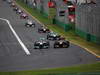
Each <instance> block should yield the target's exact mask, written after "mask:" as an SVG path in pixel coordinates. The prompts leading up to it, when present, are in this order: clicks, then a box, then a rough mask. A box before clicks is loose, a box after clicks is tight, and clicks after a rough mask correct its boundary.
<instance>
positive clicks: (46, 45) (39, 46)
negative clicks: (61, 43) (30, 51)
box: [34, 40, 50, 49]
mask: <svg viewBox="0 0 100 75" xmlns="http://www.w3.org/2000/svg"><path fill="white" fill-rule="evenodd" d="M49 47H50V43H49V41H46V40H39V41H36V42H35V43H34V49H48V48H49Z"/></svg>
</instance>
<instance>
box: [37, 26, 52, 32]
mask: <svg viewBox="0 0 100 75" xmlns="http://www.w3.org/2000/svg"><path fill="white" fill-rule="evenodd" d="M38 32H39V33H49V32H50V30H49V29H48V28H46V27H43V26H42V27H40V28H38Z"/></svg>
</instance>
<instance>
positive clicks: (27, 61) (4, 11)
mask: <svg viewBox="0 0 100 75" xmlns="http://www.w3.org/2000/svg"><path fill="white" fill-rule="evenodd" d="M0 18H4V19H7V20H9V21H10V23H11V25H12V27H13V29H14V30H15V31H16V33H17V35H18V36H19V38H20V39H21V41H22V42H23V43H24V44H25V46H26V47H27V48H28V50H29V52H30V55H27V54H26V53H25V51H24V50H23V48H22V47H21V45H20V44H19V42H18V40H17V39H16V37H15V36H14V34H13V33H12V31H11V29H10V28H9V26H8V24H7V22H6V21H3V20H0V71H19V70H31V69H42V68H54V67H65V66H73V65H78V64H87V63H94V62H96V59H97V58H96V57H95V56H94V55H92V54H90V53H88V52H87V51H85V50H84V49H82V48H80V47H79V46H76V45H73V44H71V46H70V47H69V48H66V49H54V48H53V43H54V42H53V41H51V42H50V43H51V47H50V48H49V49H40V50H39V49H34V47H33V45H34V41H36V40H38V39H39V38H40V37H46V34H39V33H38V32H37V28H38V27H39V26H41V25H40V24H39V23H37V22H36V21H35V20H34V22H35V23H36V28H27V27H25V26H24V24H25V22H26V20H23V19H20V16H19V15H18V14H16V13H15V12H14V11H13V10H12V8H11V7H10V6H9V4H8V3H7V2H3V1H2V0H0ZM29 18H30V19H32V18H31V17H29Z"/></svg>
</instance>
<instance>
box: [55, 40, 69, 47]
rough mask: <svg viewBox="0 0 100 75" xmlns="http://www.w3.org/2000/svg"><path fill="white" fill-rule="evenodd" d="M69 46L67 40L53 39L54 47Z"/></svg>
mask: <svg viewBox="0 0 100 75" xmlns="http://www.w3.org/2000/svg"><path fill="white" fill-rule="evenodd" d="M69 46H70V43H69V41H66V40H59V41H55V43H54V48H68V47H69Z"/></svg>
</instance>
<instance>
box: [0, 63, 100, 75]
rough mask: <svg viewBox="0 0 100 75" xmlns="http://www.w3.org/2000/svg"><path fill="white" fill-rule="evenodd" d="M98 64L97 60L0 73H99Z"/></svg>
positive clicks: (16, 74) (43, 74) (54, 74)
mask: <svg viewBox="0 0 100 75" xmlns="http://www.w3.org/2000/svg"><path fill="white" fill-rule="evenodd" d="M99 66H100V63H99V62H98V63H96V64H87V65H80V66H74V67H67V68H66V67H63V68H54V69H43V70H31V71H18V72H0V75H49V74H50V75H77V74H78V75H88V73H95V74H94V75H96V73H100V67H99ZM91 75H93V74H91ZM98 75H99V74H98Z"/></svg>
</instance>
